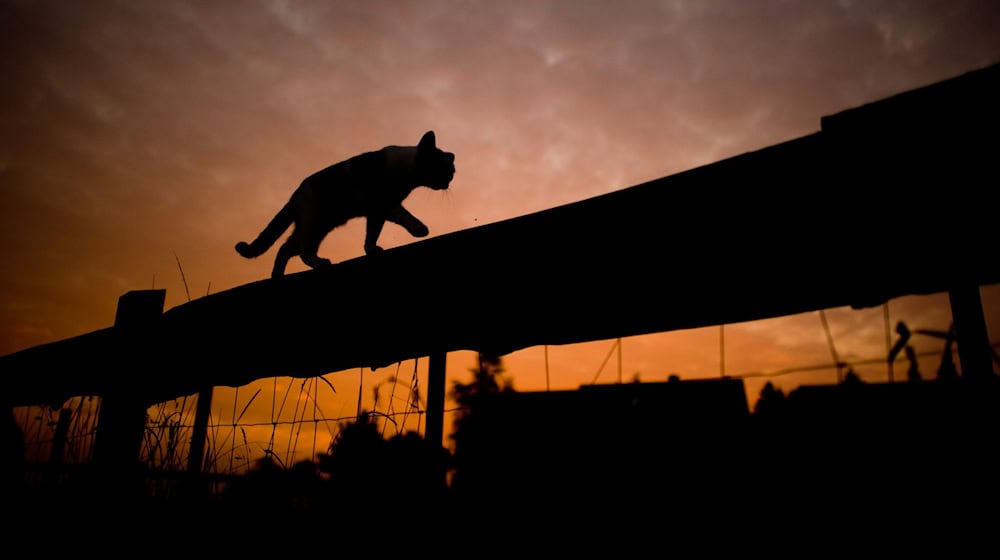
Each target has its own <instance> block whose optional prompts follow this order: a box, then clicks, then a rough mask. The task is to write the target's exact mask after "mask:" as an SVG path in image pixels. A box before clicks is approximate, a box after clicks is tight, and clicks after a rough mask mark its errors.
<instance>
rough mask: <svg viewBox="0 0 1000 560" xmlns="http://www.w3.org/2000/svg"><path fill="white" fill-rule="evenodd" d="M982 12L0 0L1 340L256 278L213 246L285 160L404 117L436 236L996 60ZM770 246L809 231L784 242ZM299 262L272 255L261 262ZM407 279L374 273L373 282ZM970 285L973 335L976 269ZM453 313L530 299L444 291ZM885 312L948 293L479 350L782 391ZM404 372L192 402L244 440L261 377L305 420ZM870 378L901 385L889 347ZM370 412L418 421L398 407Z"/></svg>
mask: <svg viewBox="0 0 1000 560" xmlns="http://www.w3.org/2000/svg"><path fill="white" fill-rule="evenodd" d="M997 29H1000V4H998V3H996V2H993V1H989V0H983V1H968V0H955V1H952V2H932V1H923V0H915V1H909V2H901V1H872V2H856V1H850V0H840V1H826V0H821V1H791V2H789V1H776V0H763V1H759V2H743V1H739V0H733V1H719V2H701V1H697V0H690V1H688V0H675V1H664V2H649V1H620V0H619V1H615V2H599V1H586V0H573V1H545V0H541V1H511V2H494V3H478V2H457V1H445V0H428V1H422V2H380V1H373V2H363V3H359V2H327V1H294V0H290V1H279V0H273V1H272V0H247V1H242V0H241V1H230V0H221V1H215V2H186V1H174V0H168V1H162V2H153V1H148V2H147V1H137V2H124V3H120V2H111V1H104V0H95V1H88V2H58V1H40V2H29V1H22V0H0V47H2V48H0V51H2V52H3V53H4V54H3V57H4V74H5V75H4V77H3V87H0V101H2V102H0V228H3V229H2V234H0V252H2V253H0V254H2V255H3V260H4V263H5V269H6V271H7V272H6V274H3V275H2V276H0V355H6V354H10V353H13V352H16V351H18V350H21V349H24V348H28V347H31V346H35V345H39V344H43V343H47V342H52V341H56V340H61V339H64V338H68V337H72V336H76V335H79V334H84V333H87V332H90V331H93V330H97V329H101V328H104V327H107V326H110V325H111V324H112V323H113V322H114V317H115V308H116V305H117V302H118V298H119V296H121V295H122V294H123V293H125V292H127V291H130V290H140V289H148V288H164V289H166V290H167V293H166V308H167V309H169V308H171V307H174V306H177V305H181V304H183V303H185V302H186V301H188V300H189V299H194V298H198V297H201V296H203V295H205V294H207V293H215V292H219V291H223V290H226V289H229V288H232V287H235V286H239V285H242V284H246V283H249V282H254V281H257V280H260V279H263V278H266V277H267V276H268V275H269V274H270V268H271V263H272V259H273V256H274V249H273V248H272V250H271V251H269V252H268V253H266V254H265V255H264V256H263V257H261V258H259V259H256V260H252V261H249V260H246V259H243V258H242V257H240V256H239V255H237V254H236V252H235V251H234V250H233V246H234V244H235V242H236V241H239V240H243V239H248V238H251V237H252V236H253V235H256V233H257V232H259V231H260V229H261V228H262V227H263V226H264V225H265V224H266V223H267V221H268V220H269V219H270V218H271V217H272V216H273V214H274V212H275V211H276V210H277V209H278V208H279V207H280V206H281V205H282V204H283V203H284V202H285V200H286V199H287V197H288V196H289V195H290V194H291V192H292V190H293V189H294V188H295V187H296V186H297V185H298V183H299V181H300V180H301V179H302V178H304V177H305V176H307V175H309V174H311V173H312V172H313V171H316V170H318V169H320V168H322V167H325V166H327V165H329V164H331V163H334V162H337V161H340V160H342V159H345V158H347V157H350V156H352V155H355V154H357V153H360V152H363V151H368V150H372V149H377V148H380V147H382V146H385V145H389V144H400V145H412V144H415V143H416V142H417V141H418V140H419V138H420V136H421V135H422V134H423V132H425V131H426V130H434V131H435V132H436V134H437V141H438V145H439V146H440V147H441V148H443V149H445V150H448V151H451V152H454V153H455V154H456V168H457V173H456V177H455V180H454V182H453V183H452V187H451V189H449V190H448V191H447V192H432V191H429V190H418V191H416V192H415V193H414V194H413V196H411V198H410V199H409V200H408V201H407V202H406V206H407V208H408V209H409V210H410V211H411V212H412V213H413V214H414V215H416V216H418V217H419V218H420V219H421V220H422V221H424V223H426V224H427V225H428V227H429V228H430V230H431V236H436V235H442V234H445V233H450V232H455V231H460V230H463V229H467V228H471V227H475V226H478V225H483V224H487V223H492V222H496V221H500V220H504V219H508V218H513V217H516V216H520V215H524V214H528V213H532V212H536V211H540V210H544V209H547V208H551V207H554V206H558V205H562V204H567V203H571V202H575V201H579V200H583V199H586V198H590V197H593V196H597V195H600V194H604V193H607V192H611V191H615V190H618V189H622V188H626V187H629V186H632V185H636V184H639V183H642V182H645V181H648V180H651V179H655V178H659V177H664V176H668V175H671V174H674V173H678V172H681V171H685V170H688V169H692V168H695V167H698V166H701V165H706V164H710V163H713V162H716V161H719V160H721V159H724V158H727V157H730V156H735V155H738V154H741V153H745V152H749V151H753V150H756V149H760V148H763V147H766V146H770V145H773V144H776V143H779V142H783V141H785V140H790V139H793V138H797V137H800V136H803V135H806V134H809V133H812V132H815V131H817V130H818V129H819V126H820V118H821V117H822V116H824V115H829V114H833V113H836V112H838V111H841V110H844V109H848V108H851V107H855V106H858V105H861V104H864V103H867V102H871V101H875V100H878V99H881V98H884V97H887V96H890V95H893V94H895V93H899V92H902V91H906V90H909V89H913V88H916V87H920V86H923V85H927V84H930V83H933V82H936V81H940V80H944V79H948V78H951V77H954V76H956V75H959V74H961V73H964V72H967V71H971V70H975V69H978V68H981V67H984V66H987V65H990V64H994V63H996V62H998V61H1000V34H998V33H997V32H996V30H997ZM753 188H754V185H752V184H745V185H720V186H719V199H720V203H722V204H724V203H725V193H726V191H727V190H728V189H753ZM802 188H803V189H809V188H810V187H809V185H802ZM824 195H825V196H835V195H836V193H824ZM672 210H676V209H672ZM903 218H904V217H902V216H901V217H899V219H903ZM849 220H850V217H849V216H845V221H848V222H849ZM363 227H364V226H363V223H362V222H360V221H355V222H351V223H349V224H348V225H346V226H344V227H343V228H341V229H338V230H336V231H334V232H333V233H332V234H331V235H330V236H329V237H328V238H327V240H326V241H325V242H324V244H323V245H322V247H321V250H320V254H321V255H322V256H325V257H327V258H330V259H331V260H333V261H334V262H337V261H343V260H347V259H351V258H354V257H357V256H360V255H361V254H362V253H363V250H362V242H363ZM595 227H599V224H595ZM817 227H840V224H817ZM901 227H902V228H904V229H910V230H918V229H922V228H933V227H934V224H919V223H902V224H901ZM709 234H711V235H722V236H725V235H730V233H729V232H726V231H720V232H710V233H706V235H709ZM732 234H733V235H735V234H736V233H732ZM789 237H790V239H795V240H797V241H799V242H801V243H803V244H804V245H805V247H806V248H807V249H808V243H809V237H808V232H795V231H790V232H789ZM413 241H414V240H413V238H411V237H410V236H409V235H408V234H407V233H406V232H405V231H404V230H403V229H402V228H399V227H397V226H393V225H391V224H390V225H388V226H386V229H385V230H384V231H383V234H382V237H381V244H382V246H383V247H385V248H387V249H390V248H392V247H395V246H399V245H403V244H407V243H411V242H413ZM637 242H642V240H637ZM871 242H872V243H879V244H881V243H887V242H888V241H887V240H883V239H872V240H871ZM942 260H944V261H945V262H946V261H947V255H935V254H928V255H927V261H926V262H923V263H898V266H914V267H919V266H939V265H940V263H941V262H942ZM833 263H834V264H832V265H831V273H839V272H844V271H848V272H850V273H852V274H862V275H863V274H872V275H875V274H878V271H877V270H853V269H852V263H851V252H850V248H849V247H845V249H844V252H843V253H842V254H838V255H834V256H833ZM789 265H790V267H791V266H794V263H789ZM503 266H504V263H475V262H470V263H469V264H468V268H469V270H470V275H469V277H468V278H455V279H454V282H455V292H456V294H460V293H461V290H462V285H463V283H467V282H474V281H475V280H474V272H475V271H476V270H477V268H479V267H484V268H485V270H484V272H485V273H488V269H489V267H503ZM594 266H601V263H599V262H596V263H594ZM834 267H835V268H834ZM300 270H305V266H304V265H302V263H301V262H300V261H298V260H293V261H292V262H291V263H290V265H289V269H288V272H289V273H291V272H296V271H300ZM182 271H183V276H182ZM680 272H683V271H680ZM732 272H733V275H734V278H735V277H738V276H739V275H740V274H741V273H743V272H744V271H740V270H733V271H732ZM419 273H420V271H419V270H413V271H402V272H401V274H400V277H399V284H398V286H399V290H403V291H405V290H407V289H408V288H407V281H406V276H407V275H408V274H419ZM621 273H622V274H628V273H629V271H627V270H622V271H621ZM982 296H983V302H984V310H985V312H986V315H987V323H988V327H989V328H990V334H991V340H992V341H993V342H994V343H997V342H1000V334H998V333H1000V288H998V287H997V286H987V287H984V288H983V289H982ZM413 297H414V298H419V297H420V294H418V293H414V294H413ZM305 311H306V310H304V312H305ZM824 318H825V319H826V320H827V323H828V325H829V331H830V338H829V339H828V338H827V333H826V330H825V329H824V326H823V319H824ZM887 318H888V320H887ZM343 319H344V320H345V321H350V317H344V318H343ZM404 319H405V320H409V318H407V317H404V316H403V314H401V316H400V317H385V318H384V320H385V321H386V322H391V321H397V320H404ZM454 320H455V321H469V322H474V321H502V322H506V323H509V324H511V325H513V326H516V325H517V323H518V322H519V321H530V320H531V318H530V317H510V316H505V315H504V313H503V310H502V309H496V310H477V309H470V310H469V313H468V315H466V316H459V317H454ZM900 320H902V321H904V322H906V323H907V325H909V326H910V327H911V329H929V330H939V331H943V330H946V329H947V328H948V326H949V323H950V321H951V317H950V308H949V305H948V298H947V294H930V295H922V296H911V297H905V298H900V299H898V300H892V301H891V302H889V304H888V305H887V306H886V307H877V308H871V309H862V310H853V309H847V308H844V309H830V310H826V311H825V317H822V316H821V314H820V313H807V314H802V315H795V316H789V317H781V318H775V319H769V320H763V321H754V322H749V323H741V324H734V325H727V326H725V327H724V329H720V328H719V327H707V328H699V329H691V330H683V331H674V332H668V333H660V334H654V335H645V336H638V337H629V338H625V339H622V341H621V343H620V346H618V341H616V340H607V341H595V342H591V343H586V344H574V345H567V346H550V347H535V348H528V349H525V350H521V351H518V352H515V353H513V354H509V355H507V356H504V357H503V359H504V366H505V369H506V376H507V378H508V379H510V380H511V382H512V383H513V385H514V387H515V389H518V390H545V389H552V390H557V389H575V388H576V387H579V386H580V385H583V384H587V383H595V382H596V383H613V382H617V381H619V380H622V381H632V380H636V379H638V380H641V381H664V380H666V379H667V378H668V376H669V375H671V374H677V375H678V376H680V377H681V378H682V379H693V378H704V377H713V376H719V375H722V374H726V375H732V376H742V377H745V380H746V381H745V382H746V387H747V393H748V400H749V401H750V402H752V401H753V400H754V398H755V396H756V395H757V394H758V393H759V391H760V389H761V387H762V386H763V384H764V383H766V382H767V381H771V382H773V383H775V384H776V385H778V386H780V387H782V388H784V389H785V390H791V389H793V388H794V387H795V386H797V385H798V384H801V383H833V382H836V381H837V376H838V372H837V369H836V368H835V367H834V366H833V363H834V358H833V353H834V352H836V354H837V356H838V357H839V359H840V360H841V361H844V362H847V363H851V364H852V366H853V367H854V369H855V371H856V372H857V373H858V374H859V375H861V377H862V378H863V379H865V380H867V381H885V380H887V379H888V375H889V372H888V367H887V364H886V363H884V358H885V356H886V352H887V340H886V336H887V330H889V331H891V330H892V329H893V328H894V326H895V324H896V322H897V321H900ZM723 336H724V344H723V338H722V337H723ZM890 337H891V338H892V339H893V340H894V337H895V333H894V332H893V333H891V334H890ZM831 340H832V342H833V345H832V347H831V344H830V341H831ZM913 345H914V347H915V348H916V350H917V351H918V352H919V353H920V354H921V356H922V357H921V362H920V363H921V372H922V374H923V375H924V377H926V378H930V377H933V376H934V372H935V370H936V368H937V364H938V362H939V359H940V356H939V353H940V352H941V350H942V349H943V342H942V341H941V339H939V338H936V337H934V336H921V335H917V336H915V337H914V339H913ZM879 360H882V362H879ZM474 363H475V355H474V354H473V353H471V352H454V353H452V354H449V356H448V367H447V379H448V384H449V386H450V384H451V382H453V381H466V380H468V379H469V373H468V372H469V369H470V368H471V367H473V365H474ZM426 370H427V360H426V359H421V360H418V361H416V363H414V362H412V361H410V362H405V363H402V364H398V365H393V366H391V367H388V368H383V369H379V370H376V371H371V370H366V371H361V370H355V371H347V372H331V373H330V374H329V375H327V376H325V379H326V381H327V382H326V383H319V384H316V385H315V387H314V389H312V391H313V392H312V393H308V394H305V395H304V394H303V392H302V389H301V388H302V387H303V386H304V384H303V381H304V380H291V379H289V378H279V379H264V380H261V381H259V382H257V383H255V384H252V385H251V386H248V387H241V388H239V389H235V388H224V387H219V388H217V389H216V391H215V395H216V396H215V399H214V407H213V411H215V417H216V418H217V419H218V420H219V422H220V423H224V422H223V419H226V418H231V417H232V415H233V412H234V411H236V412H239V411H241V410H242V409H243V408H244V406H245V405H246V403H247V402H248V400H249V399H250V398H251V396H253V395H254V394H255V393H256V392H258V391H259V393H258V394H257V396H256V397H255V398H254V402H253V403H252V406H250V407H247V409H246V412H245V414H244V416H243V418H242V420H243V421H244V422H259V423H260V425H259V426H256V427H252V428H251V429H250V431H249V432H248V433H249V435H248V437H247V439H248V440H250V441H251V442H253V443H252V445H251V444H248V446H249V447H250V448H251V451H252V452H253V451H257V452H259V451H260V450H262V449H263V448H265V447H266V446H267V445H268V439H269V438H271V437H272V430H273V429H274V428H273V422H274V421H275V420H276V418H275V408H276V407H277V406H278V405H279V404H280V403H281V402H282V399H284V398H285V394H286V393H287V394H288V399H291V400H289V401H287V402H286V403H285V404H284V406H285V407H288V408H286V409H283V412H282V414H285V415H288V414H291V412H290V410H291V409H292V408H295V405H294V404H293V403H292V401H295V402H298V403H299V404H300V406H301V407H303V409H304V407H306V406H311V407H314V408H315V407H320V408H321V409H322V411H321V413H320V414H321V415H322V417H323V418H324V419H325V420H329V419H334V418H349V417H351V416H352V415H353V414H355V413H356V411H357V409H358V408H359V397H358V395H359V392H360V394H361V407H363V408H367V409H372V408H375V409H377V410H379V411H381V412H386V411H388V410H389V409H390V408H391V409H392V410H393V412H400V411H405V405H406V399H407V397H406V395H407V391H408V390H409V389H410V388H412V379H413V378H414V371H416V379H417V386H418V387H420V388H421V389H422V388H423V387H426ZM789 370H790V371H789ZM894 370H895V371H894V378H895V380H903V379H905V370H906V365H905V362H904V363H897V364H896V366H895V368H894ZM783 372H787V373H783ZM394 377H395V379H396V380H397V383H395V384H394V383H393V382H392V379H393V378H394ZM376 391H377V392H378V394H379V395H380V396H379V402H378V403H376V402H375V401H374V397H373V395H375V394H376ZM168 406H175V405H174V404H170V405H168ZM162 408H163V407H162V406H160V407H159V408H157V412H155V414H160V413H161V412H162ZM151 410H152V409H151ZM299 412H301V411H299ZM287 417H290V416H283V417H282V418H287ZM307 418H312V417H308V416H307ZM394 418H398V419H400V422H405V426H407V428H406V429H420V425H419V423H420V421H421V420H422V419H421V417H420V416H419V415H412V416H409V417H407V418H405V420H404V419H403V417H402V415H400V416H396V417H394ZM448 421H449V422H450V420H448ZM315 425H316V426H317V427H318V429H317V432H316V438H315V443H313V434H312V431H311V430H312V428H313V426H312V425H309V426H306V427H305V428H303V433H301V434H298V435H295V434H291V433H288V432H286V433H282V434H280V435H279V436H278V438H277V439H282V438H285V439H288V438H292V437H299V438H301V440H302V441H303V442H306V441H308V442H309V443H308V444H301V445H299V446H298V447H297V450H296V452H295V454H297V455H296V456H297V457H298V458H307V456H308V455H309V453H311V450H312V448H313V447H315V448H317V449H316V450H318V451H324V450H325V448H326V445H327V444H328V443H329V439H330V437H331V436H332V434H333V433H334V432H335V430H334V426H333V424H332V423H331V422H323V423H317V424H315ZM323 426H326V428H324V427H323ZM449 427H450V424H449V425H448V426H446V428H445V429H446V432H447V430H448V428H449ZM281 429H282V430H284V429H285V428H284V427H282V428H281ZM287 429H288V430H291V429H292V428H291V425H289V427H288V428H287ZM392 429H403V428H402V426H398V427H393V428H392ZM306 431H308V432H309V433H305V432H306ZM241 438H242V436H241ZM241 441H242V439H241ZM295 454H292V455H295Z"/></svg>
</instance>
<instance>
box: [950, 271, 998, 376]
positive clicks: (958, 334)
mask: <svg viewBox="0 0 1000 560" xmlns="http://www.w3.org/2000/svg"><path fill="white" fill-rule="evenodd" d="M948 298H949V301H950V303H951V315H952V318H953V319H954V321H955V339H956V341H957V342H958V358H959V361H960V363H961V364H962V377H965V378H966V379H970V380H976V381H982V380H987V379H989V378H991V377H992V376H993V356H992V353H991V351H990V337H989V334H988V333H987V330H986V317H985V316H984V315H983V300H982V297H981V296H980V294H979V286H977V285H975V284H973V285H967V286H959V287H956V288H952V289H951V290H950V291H949V292H948Z"/></svg>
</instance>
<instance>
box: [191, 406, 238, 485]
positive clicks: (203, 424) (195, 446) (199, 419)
mask: <svg viewBox="0 0 1000 560" xmlns="http://www.w3.org/2000/svg"><path fill="white" fill-rule="evenodd" d="M212 390H213V387H211V386H209V387H205V388H203V389H202V390H201V391H199V392H198V408H197V409H195V413H194V427H193V428H192V430H191V450H190V451H189V452H188V465H187V470H188V475H189V476H190V477H191V478H198V475H200V474H201V468H202V463H203V462H204V459H205V442H206V441H207V439H208V419H209V417H210V416H211V413H212ZM233 437H235V436H233Z"/></svg>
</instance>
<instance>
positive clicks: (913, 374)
mask: <svg viewBox="0 0 1000 560" xmlns="http://www.w3.org/2000/svg"><path fill="white" fill-rule="evenodd" d="M906 359H907V361H909V362H910V368H909V369H908V370H906V379H907V380H909V381H920V380H921V379H922V377H921V376H920V367H919V364H918V363H917V351H916V350H915V349H914V348H913V347H912V346H910V345H907V346H906Z"/></svg>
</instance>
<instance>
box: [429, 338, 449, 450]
mask: <svg viewBox="0 0 1000 560" xmlns="http://www.w3.org/2000/svg"><path fill="white" fill-rule="evenodd" d="M447 356H448V355H447V354H446V353H445V352H434V353H433V354H431V356H430V364H429V365H428V368H427V441H428V442H429V443H431V444H432V445H435V446H437V445H443V439H444V380H445V366H446V365H447V359H448V358H447Z"/></svg>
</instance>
